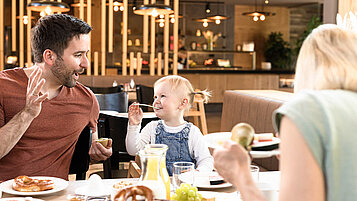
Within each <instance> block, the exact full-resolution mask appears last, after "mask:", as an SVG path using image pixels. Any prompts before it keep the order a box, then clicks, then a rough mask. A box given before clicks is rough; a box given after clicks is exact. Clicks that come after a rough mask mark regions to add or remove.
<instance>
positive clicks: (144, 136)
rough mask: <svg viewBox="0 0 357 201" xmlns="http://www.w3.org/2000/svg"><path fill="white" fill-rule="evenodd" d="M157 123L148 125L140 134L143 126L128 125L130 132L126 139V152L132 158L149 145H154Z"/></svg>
mask: <svg viewBox="0 0 357 201" xmlns="http://www.w3.org/2000/svg"><path fill="white" fill-rule="evenodd" d="M156 125H157V122H155V121H152V122H150V123H148V124H147V125H146V126H145V127H144V128H143V129H142V130H141V132H140V128H141V125H135V126H131V125H128V131H127V135H126V138H125V144H126V150H127V151H128V153H129V154H130V155H132V156H134V155H136V154H137V153H138V151H140V150H142V149H143V148H144V147H145V145H147V144H154V143H155V142H154V141H153V139H154V137H153V136H154V135H155V127H156Z"/></svg>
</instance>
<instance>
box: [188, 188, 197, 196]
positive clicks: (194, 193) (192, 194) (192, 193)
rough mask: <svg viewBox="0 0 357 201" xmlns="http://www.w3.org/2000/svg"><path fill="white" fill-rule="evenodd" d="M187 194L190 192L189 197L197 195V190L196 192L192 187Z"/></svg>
mask: <svg viewBox="0 0 357 201" xmlns="http://www.w3.org/2000/svg"><path fill="white" fill-rule="evenodd" d="M187 194H188V196H189V197H195V195H196V192H195V191H194V190H192V189H191V190H189V191H188V193H187Z"/></svg>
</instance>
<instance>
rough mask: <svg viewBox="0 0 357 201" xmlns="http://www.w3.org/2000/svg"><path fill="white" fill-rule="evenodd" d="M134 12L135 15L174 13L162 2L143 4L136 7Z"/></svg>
mask: <svg viewBox="0 0 357 201" xmlns="http://www.w3.org/2000/svg"><path fill="white" fill-rule="evenodd" d="M134 13H135V14H137V15H151V16H153V17H157V16H159V15H167V14H168V15H170V14H172V13H174V11H173V10H172V8H171V7H170V6H167V5H164V4H144V5H141V6H139V7H137V8H136V10H134Z"/></svg>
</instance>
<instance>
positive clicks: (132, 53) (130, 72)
mask: <svg viewBox="0 0 357 201" xmlns="http://www.w3.org/2000/svg"><path fill="white" fill-rule="evenodd" d="M129 59H130V68H129V69H130V71H129V75H130V76H133V75H134V65H136V61H134V60H135V58H134V52H130V54H129Z"/></svg>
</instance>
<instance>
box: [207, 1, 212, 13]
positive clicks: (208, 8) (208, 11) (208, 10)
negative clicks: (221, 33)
mask: <svg viewBox="0 0 357 201" xmlns="http://www.w3.org/2000/svg"><path fill="white" fill-rule="evenodd" d="M210 12H211V9H210V7H209V3H207V4H206V13H210Z"/></svg>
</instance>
